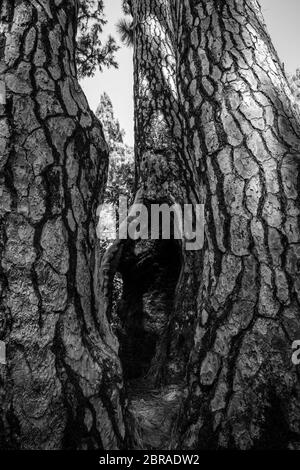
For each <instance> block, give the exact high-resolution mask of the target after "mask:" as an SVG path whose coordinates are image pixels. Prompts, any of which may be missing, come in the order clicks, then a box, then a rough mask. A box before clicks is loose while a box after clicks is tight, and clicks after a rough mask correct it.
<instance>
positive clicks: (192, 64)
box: [120, 0, 300, 449]
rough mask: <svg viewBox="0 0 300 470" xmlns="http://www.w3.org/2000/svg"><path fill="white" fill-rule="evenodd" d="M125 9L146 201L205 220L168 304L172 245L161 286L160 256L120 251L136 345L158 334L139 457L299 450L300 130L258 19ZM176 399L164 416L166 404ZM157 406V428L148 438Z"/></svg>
mask: <svg viewBox="0 0 300 470" xmlns="http://www.w3.org/2000/svg"><path fill="white" fill-rule="evenodd" d="M131 3H132V12H133V16H134V26H135V102H136V146H137V149H136V154H137V175H138V180H137V181H138V189H139V190H140V191H141V195H142V196H141V199H142V200H143V201H144V202H146V203H151V202H155V203H158V202H163V200H166V201H168V202H170V201H176V202H178V203H180V204H183V203H186V202H189V203H192V204H195V203H197V202H198V203H202V204H204V205H205V218H206V230H205V243H204V247H203V250H201V251H198V252H187V251H185V250H184V244H183V246H182V249H183V250H182V256H181V257H180V263H179V264H180V272H181V274H180V276H179V278H178V277H177V278H175V279H173V282H174V283H175V284H173V285H172V288H171V289H170V290H169V291H168V292H166V291H165V285H166V283H167V281H168V279H169V277H168V276H169V275H170V274H169V273H170V270H171V271H173V272H174V268H176V266H177V264H176V263H177V262H176V259H177V257H176V249H177V248H176V245H175V244H173V245H172V244H169V249H170V251H171V252H172V253H173V256H171V258H172V262H171V261H168V262H167V269H165V268H166V266H164V268H163V269H162V275H161V272H160V271H158V270H157V269H158V268H157V267H159V266H160V267H162V266H161V264H162V263H163V262H162V259H163V258H162V255H161V253H160V252H159V246H162V245H161V243H162V242H156V244H155V243H154V242H153V241H152V242H150V243H149V244H148V245H147V246H146V243H145V242H142V241H140V242H138V243H135V245H133V247H132V246H131V248H130V244H129V243H128V244H127V245H126V246H127V248H125V249H124V253H128V252H130V254H127V257H126V256H125V262H124V261H123V264H122V261H121V264H120V271H121V272H122V274H123V278H124V295H123V302H122V306H121V316H122V318H123V322H124V325H125V331H126V337H127V340H126V341H127V343H128V341H130V337H132V336H133V335H134V334H136V331H137V328H138V323H139V322H140V325H142V327H141V326H140V325H139V332H141V330H142V334H144V335H146V333H149V332H150V330H151V329H150V328H149V325H148V323H147V322H149V318H152V330H151V332H152V333H153V332H154V333H155V335H154V336H155V338H154V340H153V337H152V343H151V340H149V343H148V348H149V347H150V346H151V347H152V354H151V357H150V358H149V357H148V358H147V365H146V366H145V364H143V365H144V369H143V368H141V370H142V372H141V373H140V374H139V376H138V377H135V378H136V379H138V381H137V382H135V390H138V393H135V394H134V396H133V398H132V402H131V406H130V407H129V408H130V416H131V419H132V421H131V423H130V425H131V429H132V434H133V435H134V436H135V441H134V445H135V446H137V447H141V448H143V446H144V447H145V446H153V447H155V446H156V447H157V448H162V447H164V448H169V447H173V448H176V447H177V448H187V449H199V448H222V447H225V448H228V447H232V448H239V449H248V448H253V447H259V448H268V447H275V448H276V447H277V448H285V447H291V448H293V447H299V445H300V401H299V399H300V389H299V385H300V383H299V373H298V371H297V369H296V367H295V366H294V365H293V364H292V361H291V356H292V343H293V341H294V340H295V339H298V338H297V335H298V336H299V332H300V309H299V301H300V294H299V253H300V252H299V246H300V245H299V213H300V212H299V173H298V172H299V150H300V129H299V122H300V121H299V113H298V111H297V109H296V108H295V107H293V105H292V101H291V99H290V98H291V94H290V89H289V86H288V83H287V81H286V78H285V76H284V72H283V70H282V67H281V64H280V62H279V60H278V57H277V55H276V53H275V51H274V48H273V46H272V43H271V40H270V38H269V36H268V34H267V33H266V28H265V25H264V22H263V19H262V16H261V11H260V7H259V4H258V3H257V2H256V1H246V0H235V1H234V0H227V1H226V2H219V1H217V0H211V1H201V0H192V1H190V0H185V1H182V2H169V1H167V0H165V1H163V0H157V1H155V2H152V1H151V2H150V1H149V2H148V1H145V2H143V3H142V4H141V2H137V1H136V2H135V1H132V2H131ZM130 250H131V251H130ZM156 255H157V257H156ZM123 256H124V255H123ZM145 259H146V260H147V261H148V263H147V264H144V265H143V262H144V260H145ZM155 270H156V279H155V280H154V278H155V275H154V278H153V279H152V278H151V274H149V273H152V272H153V271H154V272H155ZM143 274H144V275H145V276H146V277H147V278H148V279H152V281H151V282H149V283H148V284H147V285H144V284H142V282H140V283H139V280H140V279H142V278H143ZM134 275H136V283H135V289H134V288H133V287H132V286H130V279H132V278H133V277H134ZM156 281H157V282H156ZM162 298H164V300H163V301H161V299H162ZM149 299H151V300H150V301H149ZM138 302H139V305H140V306H139V307H138V308H136V310H135V311H134V312H133V306H134V305H135V306H136V305H137V303H138ZM158 312H159V313H158ZM161 317H163V318H164V321H163V323H162V325H163V326H162V328H161V329H160V331H159V330H158V329H157V326H158V323H159V318H161ZM155 322H157V323H156V326H154V329H153V325H155ZM128 338H129V339H128ZM143 338H144V336H143ZM149 345H150V346H149ZM126 348H127V349H128V350H130V345H129V346H128V344H125V346H124V347H123V349H122V338H121V360H122V362H123V364H124V361H125V363H126V361H127V362H130V361H131V362H133V366H134V364H135V365H137V361H138V359H137V358H136V359H134V358H133V359H132V358H131V359H127V358H126V354H123V357H122V351H123V353H124V350H125V352H127V353H128V350H126ZM148 350H149V349H148ZM162 351H163V353H162ZM129 352H130V351H129ZM158 352H159V354H157V353H158ZM158 356H159V357H160V358H161V361H159V360H158ZM134 361H136V362H134ZM162 369H163V374H162V373H161V372H162ZM158 371H159V373H158ZM157 373H158V374H157ZM149 375H150V383H151V387H150V386H149V382H147V381H146V384H147V387H148V388H146V389H145V388H143V387H142V386H141V390H139V389H138V387H137V386H136V383H138V384H139V385H141V384H142V383H143V380H144V381H145V377H147V379H148V380H149ZM125 378H126V377H125ZM154 378H155V380H154ZM127 379H128V378H127ZM131 379H132V377H131ZM129 383H130V380H129ZM171 385H172V387H173V389H172V390H173V392H174V390H175V393H174V395H176V400H174V402H173V404H172V405H173V409H172V411H171V412H170V410H169V409H168V408H167V407H164V406H163V403H164V399H163V397H164V395H163V393H164V392H162V390H163V391H164V390H168V391H170V389H168V388H166V387H170V386H171ZM151 394H152V395H151ZM185 395H187V398H186V399H184V396H185ZM151 396H152V398H153V397H155V398H156V399H157V400H158V402H159V403H160V407H158V408H155V403H154V401H155V400H152V401H151ZM142 400H143V401H142ZM147 400H148V405H149V409H152V410H154V414H155V416H159V417H160V418H158V419H157V420H156V421H155V420H153V423H154V424H153V425H152V427H151V425H150V426H149V422H148V419H149V421H151V417H152V415H151V412H150V411H149V410H145V408H146V407H144V405H142V403H143V404H145V403H147ZM175 402H176V406H175ZM182 403H184V406H182ZM151 407H152V408H151ZM179 410H181V411H180V412H179ZM145 411H148V412H149V413H148V415H147V413H145ZM145 415H147V417H146V418H145ZM149 417H150V418H149ZM134 419H137V421H138V423H139V429H137V425H136V422H135V421H134ZM159 419H161V421H162V422H163V421H164V420H165V422H167V423H168V424H169V427H168V426H166V427H165V428H164V429H163V430H162V431H161V434H160V435H158V434H156V435H155V437H156V439H152V440H151V438H150V439H149V435H147V430H148V432H149V429H150V430H151V431H150V433H152V435H153V431H154V429H153V428H155V426H156V427H159ZM168 420H169V421H168ZM176 423H180V424H178V425H177V424H176ZM137 433H138V434H139V435H138V437H137V435H136V434H137ZM164 433H165V434H164ZM162 434H164V435H162Z"/></svg>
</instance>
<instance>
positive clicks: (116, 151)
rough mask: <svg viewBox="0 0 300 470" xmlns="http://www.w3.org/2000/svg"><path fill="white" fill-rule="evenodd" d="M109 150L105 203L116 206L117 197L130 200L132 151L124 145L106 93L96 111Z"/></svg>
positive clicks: (121, 132) (132, 170)
mask: <svg viewBox="0 0 300 470" xmlns="http://www.w3.org/2000/svg"><path fill="white" fill-rule="evenodd" d="M96 116H97V117H98V118H99V120H100V121H101V123H102V126H103V132H104V135H105V139H106V142H107V144H108V147H109V150H110V159H109V172H108V182H107V187H106V193H105V202H107V203H112V204H114V206H117V205H118V202H119V197H120V196H126V197H127V198H129V199H130V197H131V195H132V191H133V183H134V150H133V148H132V147H130V146H129V145H127V144H125V143H124V136H125V132H124V130H122V129H121V126H120V123H119V121H118V119H116V117H115V114H114V110H113V105H112V102H111V99H110V97H109V96H108V95H107V93H103V95H102V96H101V98H100V103H99V106H98V108H97V111H96Z"/></svg>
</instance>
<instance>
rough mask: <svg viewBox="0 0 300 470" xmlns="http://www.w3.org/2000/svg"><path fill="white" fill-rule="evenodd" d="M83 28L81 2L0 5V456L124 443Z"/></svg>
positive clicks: (101, 166)
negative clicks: (102, 286)
mask: <svg viewBox="0 0 300 470" xmlns="http://www.w3.org/2000/svg"><path fill="white" fill-rule="evenodd" d="M76 25H77V2H76V0H66V1H63V2H62V1H61V0H43V1H35V0H32V1H30V2H29V1H26V0H21V1H18V2H14V1H11V0H1V1H0V28H1V29H0V33H1V48H0V54H1V57H0V59H1V62H0V93H1V96H0V100H1V103H0V114H1V116H0V129H1V137H0V146H1V154H0V180H1V190H0V198H1V204H0V234H1V236H0V254H1V265H0V298H1V305H0V340H1V341H2V344H3V342H4V343H5V345H6V351H7V354H6V365H4V364H2V365H0V447H1V448H22V449H29V448H30V449H53V448H55V449H60V448H105V449H111V448H114V449H117V448H119V447H120V446H122V441H123V439H124V424H123V418H122V412H121V406H120V389H121V387H122V375H121V368H120V363H119V359H118V356H117V349H116V346H115V342H114V341H112V337H111V334H110V327H109V325H108V323H107V321H106V319H105V318H104V317H103V316H100V315H99V314H98V303H99V302H100V301H101V292H100V293H97V292H95V289H94V287H95V286H97V280H96V279H95V276H94V270H95V251H96V249H97V247H96V231H95V222H96V218H95V215H96V209H97V205H98V204H99V203H100V202H101V200H102V194H103V189H104V185H105V180H106V172H107V162H108V151H107V146H106V144H105V141H104V137H103V133H102V129H101V125H100V124H99V122H98V121H97V119H96V118H95V116H94V115H93V114H92V113H91V111H90V110H89V107H88V104H87V101H86V98H85V96H84V94H83V93H82V91H81V89H80V87H79V85H78V82H77V79H76V65H75V60H74V48H75V34H76ZM100 303H101V302H100Z"/></svg>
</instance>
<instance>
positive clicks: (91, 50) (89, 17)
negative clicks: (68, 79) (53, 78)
mask: <svg viewBox="0 0 300 470" xmlns="http://www.w3.org/2000/svg"><path fill="white" fill-rule="evenodd" d="M106 24H107V20H106V17H105V14H104V3H103V0H80V2H79V13H78V32H77V33H78V34H77V57H76V58H77V67H78V77H79V78H83V77H91V76H93V75H94V74H95V72H96V70H97V68H99V69H100V71H102V70H103V68H104V67H115V68H117V67H118V64H117V62H116V60H115V53H116V52H117V50H118V49H119V47H118V45H117V43H116V41H115V39H114V38H113V37H112V36H111V35H109V36H108V38H107V39H106V40H105V41H103V40H102V35H103V28H104V26H105V25H106Z"/></svg>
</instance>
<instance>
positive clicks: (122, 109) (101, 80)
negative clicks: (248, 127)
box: [81, 0, 300, 145]
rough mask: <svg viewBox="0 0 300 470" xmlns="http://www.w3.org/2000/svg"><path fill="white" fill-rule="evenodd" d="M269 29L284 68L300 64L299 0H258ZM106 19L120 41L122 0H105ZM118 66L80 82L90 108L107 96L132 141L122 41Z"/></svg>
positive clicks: (128, 63) (128, 54)
mask: <svg viewBox="0 0 300 470" xmlns="http://www.w3.org/2000/svg"><path fill="white" fill-rule="evenodd" d="M260 2H261V5H262V9H263V13H264V16H265V20H266V23H267V25H268V29H269V32H270V34H271V37H272V39H273V42H274V45H275V47H276V49H277V51H278V53H279V56H280V58H281V60H282V61H283V62H284V63H285V68H286V71H287V72H289V73H290V72H294V71H295V70H296V68H297V67H300V52H299V45H300V0H260ZM104 4H105V6H106V8H105V12H106V16H107V19H108V24H107V27H106V30H105V31H106V33H110V34H112V35H113V36H114V37H115V38H116V39H117V40H118V42H119V43H120V41H119V37H118V35H117V32H116V27H115V25H116V23H117V22H118V20H119V19H120V18H121V17H122V16H123V14H122V9H121V0H105V1H104ZM117 61H118V63H119V69H118V70H115V69H110V70H105V71H104V72H103V73H99V72H98V73H97V74H96V75H95V76H94V77H93V78H89V79H85V80H83V81H82V82H81V85H82V87H83V90H84V92H85V94H86V96H87V99H88V101H89V103H90V106H91V108H92V109H93V110H94V111H95V110H96V108H97V105H98V103H99V98H100V95H101V94H102V93H103V92H104V91H106V92H107V93H108V95H109V96H110V98H111V100H112V103H113V106H114V110H115V114H116V117H117V118H118V119H119V121H120V124H121V127H122V128H123V129H124V130H125V132H126V137H125V140H126V142H127V143H128V144H130V145H133V70H132V49H130V48H126V47H125V46H122V45H121V49H120V50H119V52H118V53H117Z"/></svg>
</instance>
